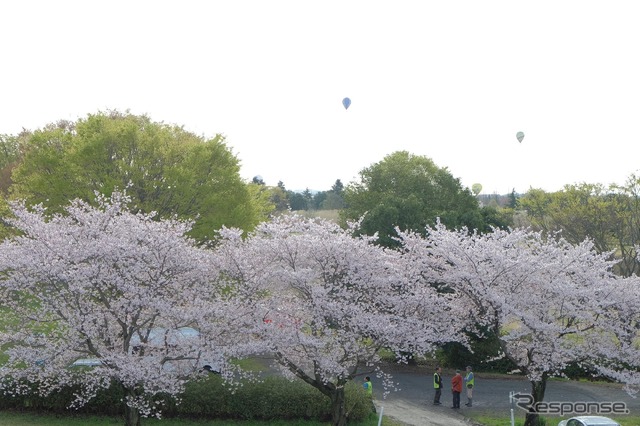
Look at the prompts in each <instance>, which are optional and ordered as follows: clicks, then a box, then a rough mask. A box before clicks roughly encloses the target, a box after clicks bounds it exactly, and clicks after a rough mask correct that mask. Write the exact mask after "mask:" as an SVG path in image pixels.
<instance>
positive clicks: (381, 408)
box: [378, 407, 384, 426]
mask: <svg viewBox="0 0 640 426" xmlns="http://www.w3.org/2000/svg"><path fill="white" fill-rule="evenodd" d="M382 413H384V407H380V418H379V419H378V426H380V425H381V424H382Z"/></svg>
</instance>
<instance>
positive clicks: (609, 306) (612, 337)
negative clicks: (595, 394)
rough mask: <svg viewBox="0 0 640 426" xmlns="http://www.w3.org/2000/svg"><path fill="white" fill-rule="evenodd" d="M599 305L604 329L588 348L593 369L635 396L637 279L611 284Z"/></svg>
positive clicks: (639, 311)
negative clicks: (591, 354)
mask: <svg viewBox="0 0 640 426" xmlns="http://www.w3.org/2000/svg"><path fill="white" fill-rule="evenodd" d="M638 260H640V258H639V259H638ZM599 303H600V304H601V305H602V311H603V313H602V321H603V322H604V326H603V327H602V328H603V331H602V336H601V339H600V341H599V342H597V344H594V345H593V346H592V351H593V353H594V357H596V360H597V362H596V363H594V365H593V368H594V369H595V370H596V371H597V372H598V373H600V374H602V375H604V376H607V377H609V378H612V379H614V380H616V381H619V382H622V383H625V389H626V390H627V392H628V393H629V394H630V395H636V394H637V393H638V392H639V391H640V277H638V276H637V275H632V276H630V277H627V278H621V279H619V280H617V281H616V282H615V283H612V285H611V287H610V288H609V291H608V292H607V293H606V294H604V297H600V298H599Z"/></svg>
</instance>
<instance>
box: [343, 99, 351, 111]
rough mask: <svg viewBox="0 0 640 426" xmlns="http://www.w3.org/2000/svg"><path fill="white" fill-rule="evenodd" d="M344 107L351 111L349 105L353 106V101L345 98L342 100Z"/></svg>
mask: <svg viewBox="0 0 640 426" xmlns="http://www.w3.org/2000/svg"><path fill="white" fill-rule="evenodd" d="M342 105H343V106H344V109H349V105H351V99H349V98H344V99H343V100H342Z"/></svg>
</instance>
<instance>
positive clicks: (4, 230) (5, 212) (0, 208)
mask: <svg viewBox="0 0 640 426" xmlns="http://www.w3.org/2000/svg"><path fill="white" fill-rule="evenodd" d="M10 214H11V213H10V209H9V205H8V203H7V200H6V199H5V198H4V196H3V195H2V194H1V193H0V241H2V240H3V239H5V238H6V237H8V236H9V235H11V229H12V228H11V226H10V225H9V223H8V222H6V221H5V219H6V218H8V217H9V215H10Z"/></svg>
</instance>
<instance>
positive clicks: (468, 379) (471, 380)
mask: <svg viewBox="0 0 640 426" xmlns="http://www.w3.org/2000/svg"><path fill="white" fill-rule="evenodd" d="M464 385H465V387H466V388H467V403H466V404H464V405H466V406H467V407H472V406H473V387H474V386H475V377H474V376H473V371H471V366H468V367H467V375H466V376H464Z"/></svg>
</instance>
